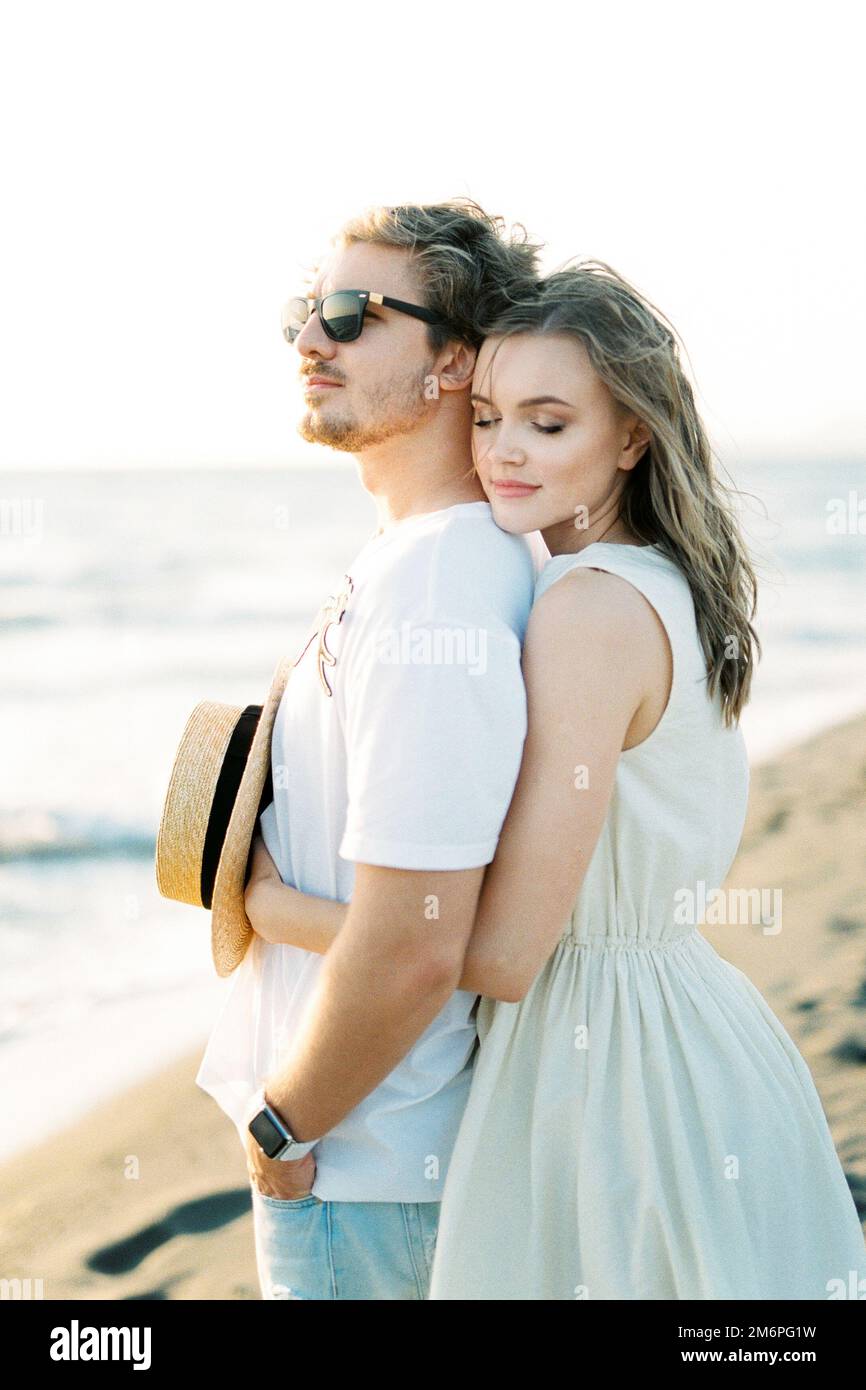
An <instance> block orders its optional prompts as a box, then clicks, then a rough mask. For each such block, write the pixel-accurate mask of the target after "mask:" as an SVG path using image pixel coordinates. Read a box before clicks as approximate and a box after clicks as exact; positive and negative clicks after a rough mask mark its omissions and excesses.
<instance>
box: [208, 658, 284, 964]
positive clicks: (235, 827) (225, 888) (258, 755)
mask: <svg viewBox="0 0 866 1390" xmlns="http://www.w3.org/2000/svg"><path fill="white" fill-rule="evenodd" d="M291 669H292V662H291V661H290V660H289V658H288V657H286V658H284V659H283V660H281V661H280V662H279V664H278V665H277V668H276V670H275V671H274V674H273V677H272V679H271V685H270V689H269V690H268V693H267V696H266V698H265V702H264V704H263V706H262V713H261V716H260V718H259V722H258V724H257V726H256V732H255V734H254V735H253V741H252V743H251V744H250V751H249V756H248V758H247V761H246V766H245V767H244V771H243V774H242V776H241V780H240V784H239V786H238V791H237V796H236V797H235V803H234V807H233V809H232V813H231V816H230V818H229V823H228V829H227V830H226V834H225V839H224V841H223V848H222V852H221V854H220V860H219V864H218V866H217V871H216V877H215V879H214V887H213V898H212V902H211V954H212V956H213V963H214V965H215V967H216V972H217V974H218V975H220V976H222V977H225V976H227V975H231V973H232V971H233V970H235V969H237V967H238V966H239V965H240V963H241V961H242V960H243V958H244V956H245V955H246V952H247V948H248V946H249V944H250V941H251V940H252V936H253V928H252V924H251V923H250V920H249V918H248V917H247V914H246V911H245V908H244V888H245V886H246V871H247V864H248V862H249V857H250V848H251V846H252V841H253V835H254V833H255V829H256V822H257V820H258V816H259V803H260V801H261V797H262V791H263V789H264V785H265V780H266V777H267V773H268V768H269V767H270V760H271V734H272V732H273V727H274V719H275V718H276V713H277V709H278V707H279V703H280V700H281V699H282V696H283V691H284V690H285V688H286V685H287V683H288V679H289V674H290V672H291Z"/></svg>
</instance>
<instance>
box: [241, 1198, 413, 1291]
mask: <svg viewBox="0 0 866 1390" xmlns="http://www.w3.org/2000/svg"><path fill="white" fill-rule="evenodd" d="M250 1191H251V1192H252V1198H253V1228H254V1231H255V1243H256V1265H257V1267H258V1272H259V1284H260V1286H261V1290H262V1298H264V1299H272V1298H273V1299H277V1298H298V1299H318V1298H349V1299H379V1298H381V1299H395V1298H400V1299H426V1298H427V1295H428V1291H429V1287H430V1271H431V1269H432V1266H433V1252H434V1250H435V1247H436V1233H437V1231H438V1228H439V1208H440V1203H439V1202H323V1201H321V1200H320V1198H318V1197H314V1196H313V1195H312V1194H310V1196H308V1197H298V1198H296V1199H294V1200H292V1201H284V1200H283V1199H282V1198H281V1197H266V1196H264V1194H263V1193H261V1192H259V1190H258V1188H257V1187H255V1186H254V1184H253V1183H252V1182H251V1183H250Z"/></svg>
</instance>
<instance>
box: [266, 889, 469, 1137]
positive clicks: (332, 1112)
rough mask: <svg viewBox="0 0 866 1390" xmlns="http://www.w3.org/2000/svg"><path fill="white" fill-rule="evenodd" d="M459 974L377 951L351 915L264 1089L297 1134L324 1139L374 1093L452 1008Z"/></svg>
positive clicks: (453, 970)
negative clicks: (294, 1036)
mask: <svg viewBox="0 0 866 1390" xmlns="http://www.w3.org/2000/svg"><path fill="white" fill-rule="evenodd" d="M459 973H460V964H459V962H456V963H455V964H454V967H453V969H451V970H448V969H445V968H443V967H442V966H441V965H440V966H438V967H435V968H434V967H433V966H428V967H426V968H424V967H418V966H416V965H411V964H410V963H409V962H406V961H405V960H404V961H402V962H400V963H399V964H395V963H393V961H392V960H391V959H390V958H389V957H388V955H387V954H386V953H384V952H383V951H382V950H381V949H380V950H378V951H371V949H370V942H369V940H368V939H367V937H366V934H365V933H364V930H363V928H360V929H358V930H353V924H352V918H351V912H350V914H349V916H348V917H347V920H346V923H345V924H344V927H343V929H342V931H341V932H340V934H339V936H338V937H337V939H336V940H335V941H334V943H333V945H332V946H331V948H330V950H329V951H328V953H327V955H326V956H325V960H324V963H323V966H322V973H321V975H320V977H319V981H318V984H317V988H316V992H315V995H314V996H313V998H312V999H311V1001H310V1006H309V1009H308V1011H307V1013H306V1015H305V1020H304V1025H303V1028H302V1030H301V1033H300V1034H299V1036H298V1038H297V1040H296V1042H295V1045H294V1047H293V1048H292V1052H291V1055H290V1057H289V1058H288V1060H287V1062H286V1064H285V1065H284V1066H283V1067H282V1068H281V1069H280V1070H279V1071H278V1072H275V1073H274V1074H273V1075H272V1076H271V1077H270V1078H269V1079H268V1081H267V1083H266V1087H265V1089H266V1092H267V1097H268V1100H269V1101H270V1102H271V1103H272V1104H273V1105H274V1107H275V1108H276V1110H277V1112H278V1113H279V1114H280V1115H282V1116H283V1118H284V1119H285V1121H286V1123H287V1125H288V1126H289V1129H290V1130H291V1132H292V1134H293V1136H294V1137H295V1138H296V1139H299V1140H304V1139H316V1138H319V1137H321V1136H322V1135H324V1134H326V1133H327V1132H328V1130H330V1129H333V1128H334V1126H335V1125H337V1124H339V1122H340V1120H342V1119H343V1118H344V1117H345V1116H346V1115H347V1114H348V1113H349V1111H350V1110H353V1109H354V1107H355V1106H356V1105H357V1104H358V1103H359V1102H360V1101H361V1100H363V1098H364V1097H365V1096H366V1095H369V1093H370V1092H371V1091H373V1090H375V1088H376V1086H378V1084H379V1083H380V1082H381V1081H383V1080H384V1078H385V1077H386V1076H388V1075H389V1073H390V1072H392V1071H393V1070H394V1068H395V1067H396V1066H397V1064H398V1062H400V1061H401V1060H402V1058H403V1057H405V1056H406V1054H407V1053H408V1052H409V1051H410V1050H411V1048H412V1046H413V1044H414V1043H415V1042H416V1041H417V1039H418V1038H419V1037H420V1036H421V1034H422V1033H423V1032H424V1031H425V1029H426V1028H427V1027H428V1026H429V1024H430V1023H432V1021H433V1019H434V1018H435V1017H436V1015H437V1014H438V1013H439V1012H440V1010H441V1009H442V1008H443V1007H444V1005H445V1004H446V1003H447V1001H448V999H449V998H450V997H451V995H452V994H453V993H454V990H455V989H456V988H457V986H458V980H459Z"/></svg>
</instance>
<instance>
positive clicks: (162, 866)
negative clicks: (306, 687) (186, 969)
mask: <svg viewBox="0 0 866 1390" xmlns="http://www.w3.org/2000/svg"><path fill="white" fill-rule="evenodd" d="M291 665H292V663H291V662H290V661H289V660H288V659H284V660H282V661H280V663H279V665H278V666H277V668H276V670H275V671H274V674H273V678H272V680H271V686H270V689H269V691H268V693H267V697H266V699H265V702H264V704H263V705H247V706H246V708H243V707H242V706H240V705H222V704H218V703H216V702H215V701H213V700H203V701H202V702H201V704H198V705H196V707H195V709H194V710H193V712H192V714H191V715H190V717H189V719H188V720H187V725H186V728H185V729H184V731H183V736H182V738H181V741H180V746H179V748H178V750H177V753H176V755H175V759H174V767H173V768H172V773H171V780H170V781H169V784H168V791H167V792H166V797H165V805H164V806H163V809H162V819H161V820H160V824H159V834H158V835H157V840H156V881H157V884H158V886H159V891H160V893H162V895H163V897H165V898H173V899H174V900H175V901H176V902H181V903H191V904H192V905H193V906H195V907H205V908H209V909H210V912H211V953H212V955H213V962H214V965H215V966H216V970H217V974H218V975H222V976H226V975H230V974H231V973H232V971H233V970H234V969H235V968H236V966H238V965H240V963H241V961H242V960H243V958H244V955H245V953H246V949H247V946H248V945H249V943H250V940H251V939H252V932H253V929H252V926H251V925H250V920H249V918H248V917H247V914H246V912H245V911H244V887H245V884H246V871H247V862H248V860H249V855H250V847H251V845H252V841H253V834H254V832H255V828H256V823H257V821H258V818H259V815H260V814H261V812H262V811H263V810H264V808H265V807H266V806H267V805H268V804H269V803H270V802H271V801H272V800H273V783H272V778H271V731H272V729H273V727H274V718H275V716H276V713H277V707H278V706H279V703H280V699H281V698H282V694H283V691H284V690H285V688H286V682H287V681H288V678H289V672H290V670H291Z"/></svg>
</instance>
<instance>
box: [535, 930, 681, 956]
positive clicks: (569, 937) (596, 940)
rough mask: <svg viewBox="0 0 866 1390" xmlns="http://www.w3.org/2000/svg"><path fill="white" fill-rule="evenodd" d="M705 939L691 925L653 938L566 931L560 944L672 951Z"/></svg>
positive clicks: (611, 949) (580, 946)
mask: <svg viewBox="0 0 866 1390" xmlns="http://www.w3.org/2000/svg"><path fill="white" fill-rule="evenodd" d="M696 939H697V940H698V941H703V940H704V938H703V937H702V936H701V933H700V931H699V930H698V928H697V927H689V929H688V930H687V931H681V932H677V933H676V934H675V935H673V936H665V937H661V938H656V939H653V938H651V937H645V936H644V937H638V936H634V935H630V936H623V935H619V936H615V935H613V934H612V933H604V934H601V933H600V934H599V935H598V936H590V937H583V938H581V937H577V936H575V935H574V933H573V932H566V933H565V935H564V936H561V937H560V939H559V945H560V946H562V947H565V949H566V950H586V949H591V950H596V951H598V950H602V951H672V950H676V948H677V947H680V946H683V945H684V944H685V943H686V942H689V941H694V940H696Z"/></svg>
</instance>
